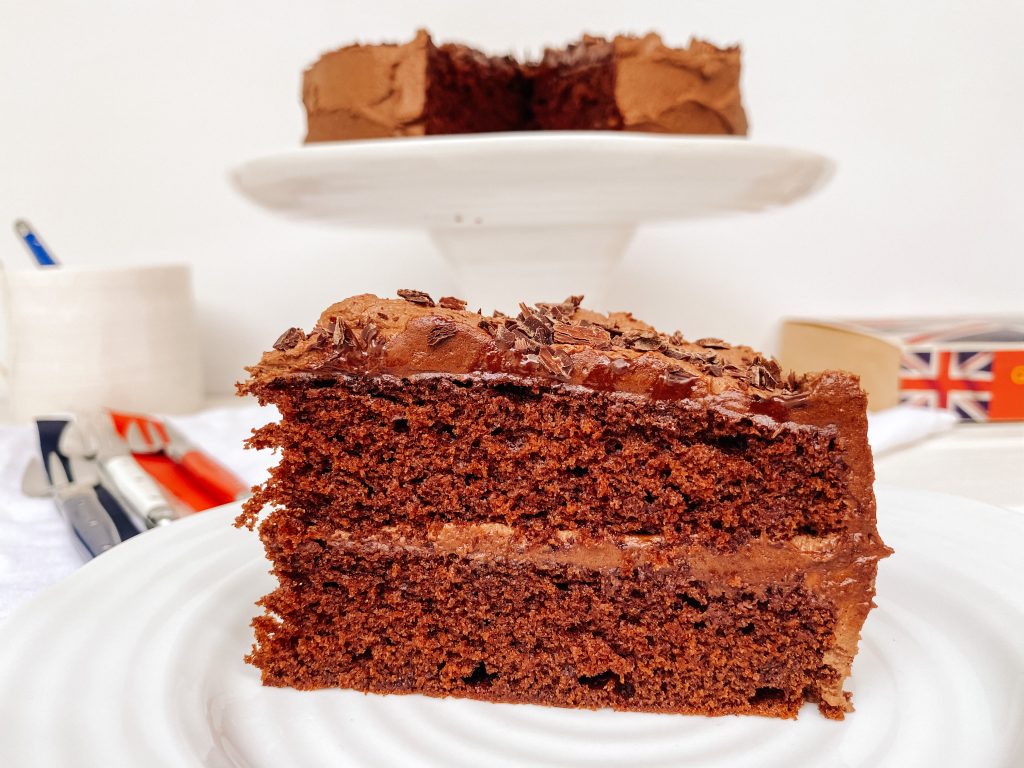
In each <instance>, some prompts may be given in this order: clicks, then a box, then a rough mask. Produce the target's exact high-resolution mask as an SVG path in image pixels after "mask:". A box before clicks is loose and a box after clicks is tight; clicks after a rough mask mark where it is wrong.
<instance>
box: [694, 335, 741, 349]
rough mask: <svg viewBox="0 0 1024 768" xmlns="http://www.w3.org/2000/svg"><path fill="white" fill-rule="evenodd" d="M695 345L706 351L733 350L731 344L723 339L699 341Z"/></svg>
mask: <svg viewBox="0 0 1024 768" xmlns="http://www.w3.org/2000/svg"><path fill="white" fill-rule="evenodd" d="M693 343H694V344H696V345H697V346H698V347H704V348H705V349H732V345H731V344H728V343H727V342H724V341H722V340H721V339H713V338H710V337H709V338H706V339H697V340H696V341H695V342H693Z"/></svg>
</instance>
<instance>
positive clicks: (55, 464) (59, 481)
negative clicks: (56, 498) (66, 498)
mask: <svg viewBox="0 0 1024 768" xmlns="http://www.w3.org/2000/svg"><path fill="white" fill-rule="evenodd" d="M46 467H47V469H49V471H50V481H51V483H52V484H53V487H54V488H57V489H59V488H64V487H66V486H68V485H71V478H69V477H68V473H67V472H65V471H64V465H63V464H62V463H61V460H60V456H58V455H57V454H56V453H51V454H50V455H49V456H47V457H46Z"/></svg>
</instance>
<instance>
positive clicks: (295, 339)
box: [274, 328, 306, 352]
mask: <svg viewBox="0 0 1024 768" xmlns="http://www.w3.org/2000/svg"><path fill="white" fill-rule="evenodd" d="M305 340H306V334H305V333H303V331H302V329H301V328H289V329H288V330H287V331H285V332H284V333H282V334H281V335H280V336H278V337H277V341H275V342H274V349H276V350H278V351H279V352H284V351H285V350H286V349H291V348H292V347H294V346H295V345H296V344H298V343H299V342H300V341H305Z"/></svg>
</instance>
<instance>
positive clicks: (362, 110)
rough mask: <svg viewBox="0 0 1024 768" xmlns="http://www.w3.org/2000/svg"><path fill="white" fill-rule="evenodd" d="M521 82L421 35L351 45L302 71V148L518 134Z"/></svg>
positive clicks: (512, 73)
mask: <svg viewBox="0 0 1024 768" xmlns="http://www.w3.org/2000/svg"><path fill="white" fill-rule="evenodd" d="M524 83H525V79H524V77H523V75H522V73H521V72H520V71H519V67H518V65H517V64H516V62H515V61H513V60H512V59H510V58H507V57H506V58H498V57H488V56H484V55H483V54H482V53H480V52H478V51H474V50H473V49H471V48H467V47H465V46H462V45H442V46H440V47H438V46H435V45H434V43H433V42H432V41H431V39H430V36H429V35H428V34H427V33H426V32H425V31H422V30H421V31H420V32H418V33H417V35H416V37H415V38H414V39H413V40H412V41H411V42H409V43H405V44H404V45H350V46H348V47H345V48H342V49H341V50H338V51H334V52H332V53H327V54H324V55H323V56H322V57H321V58H320V60H319V61H317V62H316V63H315V64H313V65H312V66H311V67H310V68H309V69H308V70H306V73H305V76H304V79H303V86H302V100H303V103H304V104H305V106H306V115H307V123H308V133H307V136H306V141H307V142H316V141H332V140H336V139H368V138H377V137H382V136H422V135H424V134H439V133H481V132H486V131H510V130H515V129H516V128H518V127H520V126H522V125H523V123H524V122H525V120H526V119H527V118H526V115H527V97H526V93H527V91H526V87H525V85H524Z"/></svg>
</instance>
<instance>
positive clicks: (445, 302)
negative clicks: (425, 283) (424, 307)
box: [437, 296, 466, 309]
mask: <svg viewBox="0 0 1024 768" xmlns="http://www.w3.org/2000/svg"><path fill="white" fill-rule="evenodd" d="M437 303H438V306H441V307H444V308H445V309H465V308H466V302H464V301H463V300H462V299H456V298H455V297H454V296H442V297H441V298H440V299H438V300H437Z"/></svg>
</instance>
